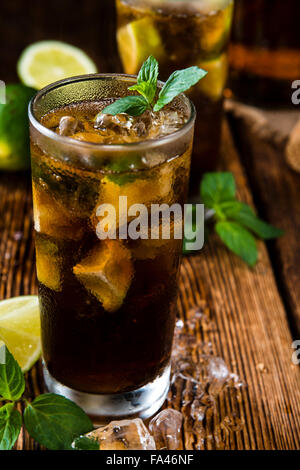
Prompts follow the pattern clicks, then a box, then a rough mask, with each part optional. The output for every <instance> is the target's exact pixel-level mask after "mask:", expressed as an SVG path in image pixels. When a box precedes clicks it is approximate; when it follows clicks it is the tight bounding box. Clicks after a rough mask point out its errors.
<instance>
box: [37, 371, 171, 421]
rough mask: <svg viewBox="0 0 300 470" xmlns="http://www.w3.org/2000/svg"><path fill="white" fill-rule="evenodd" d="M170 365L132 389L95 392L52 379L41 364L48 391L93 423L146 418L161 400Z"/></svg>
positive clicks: (168, 384)
mask: <svg viewBox="0 0 300 470" xmlns="http://www.w3.org/2000/svg"><path fill="white" fill-rule="evenodd" d="M170 369H171V368H170V365H168V366H167V367H166V368H165V369H164V371H163V372H162V374H161V375H159V376H158V377H157V378H156V379H155V380H154V381H153V382H150V383H148V384H147V385H144V386H143V387H141V388H139V389H137V390H133V391H132V392H124V393H117V394H111V395H96V394H92V393H84V392H79V391H77V390H73V389H71V388H69V387H66V386H65V385H63V384H61V383H60V382H58V381H57V380H55V379H54V378H53V377H52V375H51V374H50V373H49V371H48V369H47V368H46V366H45V364H44V363H43V373H44V379H45V385H46V388H47V390H48V391H49V392H50V393H57V394H58V395H63V396H64V397H66V398H69V399H70V400H72V401H74V402H75V403H76V404H77V405H78V406H80V407H81V408H82V409H83V410H84V411H85V412H86V414H88V415H89V416H90V417H91V419H92V420H93V421H94V423H97V424H101V423H105V422H107V421H109V420H113V419H124V418H133V417H139V418H141V419H146V418H149V417H150V416H152V415H154V413H156V411H158V410H159V408H160V407H161V406H162V404H163V403H164V401H165V399H166V396H167V394H168V391H169V386H170Z"/></svg>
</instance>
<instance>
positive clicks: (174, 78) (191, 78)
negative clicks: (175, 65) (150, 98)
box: [153, 67, 207, 111]
mask: <svg viewBox="0 0 300 470" xmlns="http://www.w3.org/2000/svg"><path fill="white" fill-rule="evenodd" d="M206 74H207V72H205V70H202V69H200V68H199V67H189V68H187V69H183V70H176V71H175V72H173V73H172V75H170V77H169V78H168V80H167V82H166V83H165V85H164V86H163V88H162V89H161V91H160V93H159V97H158V101H157V102H156V104H155V106H154V108H153V109H154V111H159V110H160V109H162V108H163V107H164V106H166V105H167V104H168V103H170V102H171V101H172V100H173V99H174V98H175V97H176V96H177V95H179V94H180V93H183V92H185V91H186V90H188V89H189V88H191V87H192V86H193V85H195V84H196V83H198V82H199V80H201V79H202V78H203V77H205V75H206Z"/></svg>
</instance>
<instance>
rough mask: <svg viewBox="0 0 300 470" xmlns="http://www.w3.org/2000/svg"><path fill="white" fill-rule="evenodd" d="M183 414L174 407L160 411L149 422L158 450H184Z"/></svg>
mask: <svg viewBox="0 0 300 470" xmlns="http://www.w3.org/2000/svg"><path fill="white" fill-rule="evenodd" d="M182 423H183V415H182V414H181V413H180V412H179V411H176V410H173V409H172V408H167V409H165V410H163V411H161V412H160V413H158V414H157V415H156V416H154V418H152V420H151V421H150V424H149V429H150V432H151V434H152V435H153V437H154V440H155V444H156V448H157V449H158V450H162V449H167V450H182V449H183V443H182Z"/></svg>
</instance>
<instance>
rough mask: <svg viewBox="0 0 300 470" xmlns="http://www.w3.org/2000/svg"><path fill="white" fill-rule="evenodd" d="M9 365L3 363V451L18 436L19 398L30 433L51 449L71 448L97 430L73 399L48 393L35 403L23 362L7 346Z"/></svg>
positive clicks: (0, 413) (0, 382) (0, 428)
mask: <svg viewBox="0 0 300 470" xmlns="http://www.w3.org/2000/svg"><path fill="white" fill-rule="evenodd" d="M5 352H6V360H5V364H0V399H1V400H4V401H7V402H8V403H5V404H4V405H3V406H2V407H1V408H0V450H9V449H11V448H12V447H13V446H14V444H15V442H16V440H17V439H18V436H19V433H20V430H21V426H22V416H21V414H20V413H19V411H18V410H17V408H16V404H17V402H18V401H19V400H22V401H23V402H24V403H25V405H26V407H25V410H24V416H23V418H24V424H25V426H26V429H27V431H28V432H29V434H30V435H31V436H32V437H33V438H34V439H35V440H36V441H37V442H38V443H39V444H41V445H43V446H45V447H47V449H50V450H68V449H69V450H70V449H72V447H71V444H72V442H73V440H74V439H75V438H77V437H78V436H80V435H81V434H85V433H87V432H89V431H91V430H92V429H93V424H92V422H91V420H90V418H89V417H88V416H87V415H86V414H85V413H84V411H83V410H82V409H81V408H80V407H79V406H77V405H76V404H75V403H73V402H72V401H71V400H68V399H67V398H64V397H62V396H60V395H55V394H52V393H46V394H43V395H39V396H38V397H37V398H35V399H34V400H33V401H32V402H31V403H29V402H28V401H27V400H26V399H25V398H24V397H23V393H24V389H25V380H24V376H23V373H22V371H21V369H20V366H19V364H18V363H17V361H16V360H15V359H14V358H13V356H12V354H11V353H10V352H9V350H8V349H7V348H6V351H5Z"/></svg>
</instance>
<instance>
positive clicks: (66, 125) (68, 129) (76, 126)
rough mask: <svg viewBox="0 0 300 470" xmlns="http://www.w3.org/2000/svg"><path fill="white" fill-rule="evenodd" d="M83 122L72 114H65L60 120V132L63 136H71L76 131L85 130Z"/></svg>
mask: <svg viewBox="0 0 300 470" xmlns="http://www.w3.org/2000/svg"><path fill="white" fill-rule="evenodd" d="M83 129H84V126H83V124H82V123H81V122H80V121H79V120H78V119H76V118H74V117H72V116H63V117H62V118H61V119H60V121H59V126H58V132H59V134H60V135H63V136H71V135H73V134H75V133H76V132H80V131H83Z"/></svg>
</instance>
